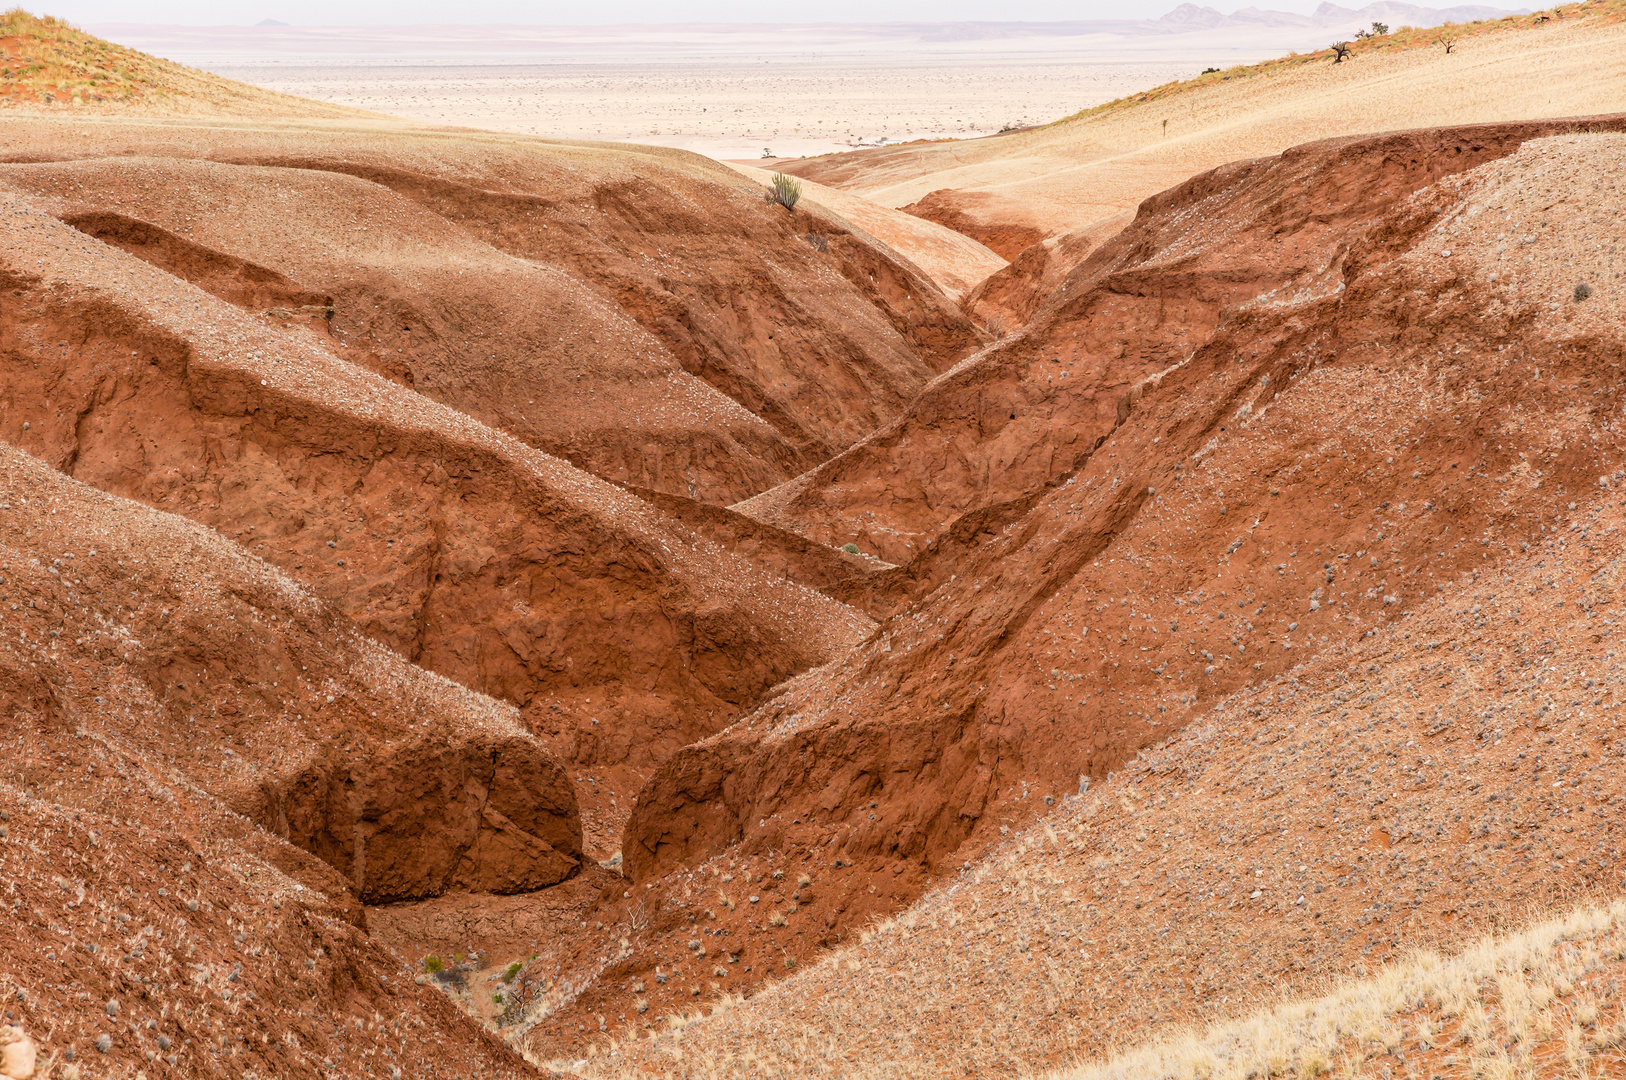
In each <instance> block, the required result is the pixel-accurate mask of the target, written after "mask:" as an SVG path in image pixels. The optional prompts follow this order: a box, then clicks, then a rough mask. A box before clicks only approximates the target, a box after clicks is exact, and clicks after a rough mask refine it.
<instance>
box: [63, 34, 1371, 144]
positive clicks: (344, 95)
mask: <svg viewBox="0 0 1626 1080" xmlns="http://www.w3.org/2000/svg"><path fill="white" fill-rule="evenodd" d="M1344 21H1346V22H1349V23H1350V25H1349V26H1348V27H1347V28H1343V27H1342V23H1339V24H1337V25H1338V29H1337V30H1336V31H1335V29H1334V28H1333V27H1331V26H1323V25H1311V26H1305V25H1287V26H1273V25H1256V26H1241V27H1224V28H1221V29H1217V30H1216V29H1211V28H1203V29H1187V30H1180V29H1173V30H1171V29H1168V28H1160V29H1157V30H1155V31H1147V30H1146V29H1145V28H1144V26H1137V27H1135V28H1133V29H1130V28H1128V27H1129V24H1124V25H1123V26H1121V27H1118V28H1112V27H1110V26H1104V25H1103V24H1093V25H1092V24H1071V25H1065V26H1048V27H1047V26H1044V25H1043V24H1039V25H1037V26H1035V25H1034V24H1028V25H1026V26H1024V25H1022V24H970V25H947V24H936V25H906V24H885V25H865V26H857V25H822V26H661V27H637V26H630V27H599V28H593V27H328V28H321V27H165V26H137V25H104V26H93V27H88V29H89V30H91V32H93V33H96V34H98V35H101V36H103V37H107V38H109V39H111V40H113V41H117V42H119V43H120V44H124V45H129V46H132V47H134V48H137V49H141V50H143V51H145V52H149V53H153V54H155V55H158V56H163V57H165V58H167V59H171V60H176V61H179V62H181V63H184V64H188V65H191V66H194V67H199V68H202V69H204V70H206V71H210V72H213V73H215V74H218V75H223V76H226V77H228V78H232V79H239V80H242V81H244V82H249V83H253V84H255V85H257V86H263V87H266V88H267V89H273V90H277V91H281V92H283V93H288V94H296V95H299V96H301V97H310V98H316V99H319V100H322V101H328V102H333V103H335V104H340V105H347V106H352V107H355V108H361V109H367V110H371V111H375V112H381V113H388V114H390V115H392V116H399V117H404V118H406V119H410V120H417V121H425V122H430V123H437V124H456V125H465V126H469V127H479V128H485V129H487V130H493V131H509V132H517V133H523V134H528V135H541V136H546V137H553V138H565V139H603V140H608V141H625V142H638V143H646V144H654V145H660V146H671V147H679V148H683V149H688V150H693V151H696V152H698V153H702V154H706V155H708V156H711V157H717V158H725V159H753V160H754V159H760V158H761V157H762V155H763V151H764V150H765V149H772V150H773V151H774V153H775V154H777V155H779V156H781V157H800V156H802V155H814V154H825V153H830V152H833V151H841V150H848V149H852V148H854V147H856V146H860V145H874V144H877V143H879V142H881V141H882V140H886V141H905V142H906V141H911V140H915V139H943V138H970V137H975V136H979V135H988V134H991V133H994V132H997V131H999V130H1000V129H1001V128H1003V127H1007V126H1013V125H1015V126H1025V125H1030V124H1039V123H1048V122H1049V121H1052V120H1056V119H1059V118H1061V117H1063V116H1066V115H1069V114H1070V113H1073V112H1076V111H1078V110H1079V109H1084V108H1088V107H1090V106H1092V105H1096V104H1100V103H1101V102H1105V101H1111V100H1113V99H1115V98H1118V97H1122V96H1124V95H1126V94H1130V93H1133V92H1135V91H1137V90H1142V89H1145V88H1146V87H1150V86H1157V85H1160V84H1162V83H1165V82H1169V81H1171V80H1174V79H1183V78H1189V77H1191V76H1193V75H1196V74H1197V73H1198V72H1200V71H1202V70H1203V68H1205V67H1229V66H1231V65H1233V64H1242V63H1252V62H1255V61H1259V60H1263V59H1266V58H1268V57H1273V56H1278V55H1281V54H1282V53H1285V52H1288V51H1290V50H1294V49H1298V50H1308V49H1314V48H1321V47H1324V46H1325V45H1326V44H1327V42H1328V41H1329V40H1331V39H1332V38H1334V37H1347V36H1349V34H1350V33H1351V32H1353V30H1354V29H1356V28H1357V27H1358V26H1360V25H1362V23H1361V22H1360V20H1359V18H1356V17H1353V15H1352V16H1351V17H1349V18H1346V19H1345V20H1344ZM1082 30H1089V32H1080V31H1082Z"/></svg>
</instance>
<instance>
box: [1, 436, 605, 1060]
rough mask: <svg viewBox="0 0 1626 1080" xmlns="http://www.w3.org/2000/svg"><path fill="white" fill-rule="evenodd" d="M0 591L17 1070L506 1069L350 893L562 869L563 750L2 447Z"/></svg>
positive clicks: (154, 519) (337, 623) (204, 535)
mask: <svg viewBox="0 0 1626 1080" xmlns="http://www.w3.org/2000/svg"><path fill="white" fill-rule="evenodd" d="M0 611H4V613H5V618H4V619H3V620H0V720H3V722H4V726H3V731H4V738H5V742H6V753H5V754H4V755H3V756H0V879H3V881H4V883H5V885H4V893H3V895H4V896H5V897H6V902H7V907H8V912H7V918H6V932H5V933H4V934H0V994H3V995H4V998H5V1002H6V1020H7V1022H8V1023H13V1022H14V1023H16V1024H19V1025H21V1026H22V1027H23V1028H24V1030H25V1031H26V1032H27V1033H28V1034H29V1035H30V1036H31V1038H32V1039H33V1040H35V1041H36V1042H37V1043H38V1046H39V1050H40V1051H41V1053H42V1060H41V1062H40V1064H41V1066H42V1070H45V1071H42V1072H41V1074H40V1075H42V1076H43V1075H47V1074H49V1075H57V1076H65V1075H72V1072H73V1070H75V1069H82V1070H84V1072H85V1073H86V1074H89V1075H135V1074H136V1072H137V1071H138V1070H143V1071H145V1072H146V1074H147V1075H149V1076H174V1077H179V1076H201V1075H215V1074H219V1073H225V1072H230V1073H231V1074H232V1075H239V1074H241V1073H243V1072H253V1071H255V1070H258V1071H260V1072H261V1073H262V1074H263V1075H279V1076H317V1075H321V1074H322V1072H323V1071H324V1070H328V1069H331V1068H351V1069H358V1068H363V1067H370V1068H373V1069H379V1070H384V1071H386V1072H387V1071H388V1070H389V1069H390V1068H391V1067H393V1068H395V1069H397V1070H404V1069H411V1070H412V1072H413V1074H414V1075H443V1076H452V1075H466V1074H467V1070H468V1069H470V1068H477V1069H480V1070H482V1071H483V1072H485V1073H486V1074H487V1075H497V1076H518V1075H535V1074H534V1072H532V1071H531V1070H529V1069H528V1068H527V1067H526V1066H525V1065H524V1063H523V1062H522V1061H521V1060H520V1059H519V1058H518V1056H517V1055H515V1054H513V1053H512V1052H511V1051H510V1050H508V1049H507V1048H506V1047H504V1046H502V1045H501V1044H500V1043H498V1042H497V1041H496V1040H494V1039H491V1038H489V1037H487V1036H485V1035H483V1034H482V1033H480V1032H478V1031H477V1030H475V1029H473V1028H471V1027H469V1026H468V1025H467V1024H466V1023H464V1022H462V1018H461V1017H460V1016H459V1015H457V1014H456V1012H455V1010H454V1008H453V1007H452V1005H451V1004H450V1003H449V1002H447V1001H446V999H445V998H444V997H443V996H442V995H440V994H439V993H437V992H436V991H434V990H433V989H432V988H425V987H420V986H418V985H416V984H415V982H414V978H413V974H412V973H411V972H410V971H406V970H403V969H402V967H401V966H400V962H399V961H398V960H396V959H395V958H394V957H392V956H390V955H389V954H388V953H386V952H385V951H384V950H383V949H381V948H380V947H379V946H378V945H376V944H375V943H373V942H372V941H370V940H369V939H368V937H367V935H366V934H365V933H364V932H363V928H364V927H365V925H366V923H365V915H364V913H363V911H362V908H361V905H360V903H358V900H360V899H370V900H378V899H384V898H390V897H399V896H415V895H416V896H422V895H433V894H435V893H439V892H441V891H444V890H446V889H449V888H452V889H462V888H471V887H472V888H478V889H491V890H496V891H504V892H511V891H517V890H526V889H536V888H539V887H542V886H545V885H548V884H551V883H552V882H554V881H558V880H560V879H563V878H565V877H567V876H569V875H572V874H575V873H576V872H577V871H578V869H579V856H580V852H581V824H580V819H579V817H578V815H577V810H576V803H575V796H574V793H573V791H572V789H571V785H570V782H569V779H568V777H566V776H565V775H564V772H563V770H562V769H561V768H560V767H559V765H558V763H557V761H555V760H553V759H552V757H551V756H550V755H549V754H548V753H547V752H546V751H545V750H544V749H543V748H542V747H541V746H540V745H539V744H538V742H537V740H536V739H535V738H534V737H532V736H531V735H530V734H529V733H527V732H525V731H524V729H523V728H522V727H521V726H520V724H519V723H518V717H517V714H516V712H515V710H514V709H513V708H511V707H505V706H503V705H500V704H499V703H497V702H494V701H491V700H490V699H487V698H482V697H480V696H479V695H476V694H472V693H470V692H469V691H467V690H464V689H463V688H461V687H458V686H455V685H453V684H450V683H448V682H446V681H445V680H443V679H439V678H437V677H435V676H433V675H430V674H428V673H426V672H424V671H422V670H420V669H418V668H415V667H413V666H412V665H410V664H408V663H406V662H405V661H403V660H402V659H400V658H399V657H397V656H394V655H392V654H390V653H389V652H387V651H385V650H384V649H382V648H380V647H379V646H378V645H377V644H375V643H373V642H370V641H367V640H366V639H365V638H363V637H362V636H361V635H360V634H358V633H356V632H355V630H354V629H353V628H350V627H348V626H347V625H345V623H344V620H343V619H342V618H341V617H340V616H339V615H338V614H337V613H336V612H335V611H334V610H333V609H332V607H331V606H330V605H327V604H325V603H323V602H322V601H321V600H319V599H318V598H317V597H315V596H313V595H312V594H311V593H310V592H308V591H307V590H305V589H303V588H301V587H300V586H299V585H298V584H297V583H296V582H295V581H294V580H292V579H290V578H288V577H286V576H284V575H282V574H279V573H277V572H276V571H275V570H273V569H272V568H270V567H269V566H267V565H265V564H264V563H262V562H260V561H259V560H258V559H255V558H253V557H252V556H250V555H248V554H247V553H246V552H244V551H242V550H241V549H240V548H239V547H238V546H237V545H235V544H233V543H232V542H231V541H229V540H226V539H224V538H222V537H219V536H216V535H214V534H213V533H211V532H209V531H207V530H205V529H202V528H199V527H198V526H196V525H194V524H192V523H191V522H188V521H185V520H183V519H179V518H176V517H173V516H171V515H167V514H160V513H157V512H155V511H152V510H150V509H148V508H146V507H142V506H139V505H137V504H134V503H130V502H127V501H125V500H122V499H116V498H112V497H110V496H107V495H104V494H102V493H100V492H97V491H94V490H92V489H90V488H88V487H86V486H85V485H83V484H79V483H77V482H75V481H72V480H70V479H68V478H66V477H64V476H62V475H61V474H60V473H58V472H57V471H55V470H53V469H51V468H49V467H47V466H46V465H45V464H44V463H43V462H40V461H38V460H35V459H33V458H31V457H29V456H28V455H26V454H23V453H21V452H19V451H17V450H15V449H11V448H9V447H0ZM313 856H315V857H313ZM319 860H324V861H319ZM46 911H49V913H50V914H49V915H47V914H46ZM70 1062H77V1063H78V1064H77V1065H70V1064H69V1063H70ZM363 1063H367V1064H366V1065H365V1066H364V1065H363ZM47 1066H48V1067H49V1068H48V1069H47V1068H46V1067H47ZM50 1070H55V1071H54V1072H50ZM92 1070H94V1072H92ZM19 1075H26V1074H19Z"/></svg>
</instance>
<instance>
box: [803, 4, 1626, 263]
mask: <svg viewBox="0 0 1626 1080" xmlns="http://www.w3.org/2000/svg"><path fill="white" fill-rule="evenodd" d="M1623 20H1626V2H1623V0H1593V2H1589V3H1576V4H1567V5H1564V6H1562V7H1559V8H1555V9H1549V10H1547V11H1544V12H1540V13H1537V14H1534V15H1520V16H1510V17H1508V18H1505V19H1499V20H1494V21H1489V22H1482V23H1474V24H1467V25H1445V26H1439V27H1433V28H1430V29H1426V30H1417V29H1412V28H1409V27H1397V28H1394V29H1393V31H1392V32H1391V33H1389V34H1387V35H1384V36H1381V37H1371V38H1365V39H1358V40H1357V39H1354V38H1353V37H1351V43H1350V44H1351V53H1350V57H1349V59H1348V60H1346V61H1345V62H1343V63H1338V64H1335V63H1333V55H1332V50H1330V49H1323V50H1320V51H1318V52H1314V53H1306V54H1303V55H1294V56H1288V57H1283V58H1280V59H1277V60H1272V61H1268V62H1266V63H1262V64H1255V65H1250V66H1245V67H1234V68H1229V69H1226V70H1224V71H1216V72H1212V73H1205V74H1203V75H1201V76H1200V77H1197V78H1193V79H1191V80H1188V81H1186V82H1179V83H1170V84H1168V85H1165V86H1159V87H1155V88H1153V89H1150V90H1147V91H1146V92H1144V93H1141V94H1135V95H1133V96H1130V97H1126V98H1122V99H1119V100H1117V101H1113V102H1110V103H1108V104H1104V105H1100V106H1097V107H1095V108H1092V109H1087V110H1085V111H1083V112H1080V113H1077V114H1075V115H1073V116H1070V117H1068V118H1066V119H1064V120H1061V121H1058V122H1056V123H1054V124H1049V125H1047V126H1045V127H1041V128H1036V129H1031V130H1026V131H1020V132H1012V133H1009V134H1006V135H1002V136H996V137H991V138H986V139H974V140H968V141H961V142H946V143H911V144H906V145H903V146H894V147H882V148H877V149H871V150H858V151H854V152H852V153H846V154H835V155H830V156H827V157H822V158H813V159H809V160H807V161H802V162H789V163H786V164H785V165H783V166H782V168H783V169H784V170H785V171H786V172H792V173H795V174H797V175H799V176H803V177H806V178H808V179H812V180H817V181H819V182H820V183H823V184H826V185H829V186H832V187H839V188H844V189H846V190H848V191H851V192H854V193H856V194H860V195H864V196H867V197H869V198H871V199H874V200H875V201H877V202H881V203H884V204H885V205H887V206H897V207H902V206H909V207H910V208H911V209H912V210H914V212H916V213H919V214H921V215H922V216H925V217H928V218H931V219H933V220H935V221H940V222H943V223H944V224H947V225H950V226H953V227H956V228H960V229H962V230H963V231H964V232H966V233H967V235H970V236H972V237H975V238H977V239H979V240H982V241H983V242H984V243H985V244H987V245H988V246H989V247H991V248H993V249H994V250H995V251H997V252H999V253H1000V254H1001V255H1003V256H1005V257H1006V258H1014V257H1015V256H1016V254H1017V252H1018V251H1020V250H1021V249H1022V248H1024V247H1026V246H1027V245H1029V244H1032V243H1035V242H1037V241H1040V240H1043V239H1045V238H1047V237H1054V236H1058V235H1060V234H1063V233H1069V232H1073V231H1075V230H1080V231H1084V232H1089V233H1092V234H1096V235H1097V237H1098V239H1099V238H1104V236H1105V235H1109V234H1110V233H1111V232H1113V231H1116V229H1117V228H1120V227H1121V226H1122V224H1123V222H1124V221H1125V220H1127V217H1126V215H1127V214H1128V213H1130V212H1131V211H1133V209H1134V207H1135V206H1136V205H1138V204H1139V203H1140V201H1141V200H1142V199H1144V198H1146V197H1147V196H1149V195H1151V194H1153V193H1155V192H1158V191H1162V190H1163V189H1165V188H1168V187H1170V186H1172V185H1174V184H1177V183H1179V182H1180V181H1181V180H1184V179H1186V178H1187V177H1189V176H1191V175H1193V174H1194V173H1197V172H1201V171H1202V170H1204V169H1209V168H1213V167H1214V166H1217V165H1221V164H1224V163H1225V162H1227V161H1236V160H1239V159H1242V158H1250V157H1258V156H1260V155H1264V154H1276V153H1280V152H1281V151H1282V150H1285V149H1287V148H1288V147H1289V146H1294V145H1297V144H1299V143H1305V142H1310V141H1312V140H1315V139H1324V138H1328V137H1330V136H1335V135H1357V134H1367V133H1373V132H1380V131H1396V130H1400V129H1404V128H1414V127H1431V126H1437V125H1446V124H1463V123H1479V122H1488V121H1502V120H1526V119H1535V118H1540V117H1557V116H1590V115H1594V114H1597V113H1606V112H1612V111H1616V110H1618V109H1620V108H1621V107H1622V105H1623V99H1622V94H1621V89H1620V68H1619V64H1618V63H1617V62H1615V61H1613V60H1611V59H1610V58H1611V57H1615V56H1619V55H1620V54H1621V53H1622V51H1623V50H1626V21H1623ZM1356 29H1357V27H1353V26H1352V27H1350V33H1351V35H1353V32H1354V31H1355V30H1356ZM1447 45H1449V46H1450V49H1449V51H1447Z"/></svg>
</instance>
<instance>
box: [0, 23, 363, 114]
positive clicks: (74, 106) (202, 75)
mask: <svg viewBox="0 0 1626 1080" xmlns="http://www.w3.org/2000/svg"><path fill="white" fill-rule="evenodd" d="M0 109H8V110H12V109H24V110H29V111H40V110H44V111H49V112H53V113H62V112H72V113H76V114H96V113H124V112H130V111H136V112H143V113H157V114H188V113H190V114H204V115H209V114H214V115H256V116H263V115H278V114H283V115H288V116H290V117H292V116H299V117H315V116H324V117H363V116H368V115H371V114H368V113H363V112H361V111H360V110H356V109H349V108H345V107H342V106H338V105H329V104H326V103H324V102H320V101H311V100H308V99H306V98H297V97H292V96H290V95H287V94H277V93H273V92H271V91H269V90H262V89H260V88H259V87H257V86H250V85H248V84H247V83H239V82H233V81H232V80H230V79H223V78H220V77H219V76H216V75H210V74H208V73H206V72H202V71H197V70H195V69H193V68H189V67H185V66H183V65H181V64H177V63H174V62H172V61H169V60H163V59H160V58H158V57H156V56H148V55H147V54H146V53H142V52H137V51H136V50H135V49H129V48H125V47H124V46H122V45H115V44H114V43H112V42H110V41H104V40H102V39H101V38H98V37H95V36H93V35H91V34H87V33H85V32H84V31H82V30H80V29H78V28H77V27H75V26H74V25H72V24H71V23H69V22H67V21H66V20H63V19H59V18H56V17H55V16H51V15H34V14H31V13H30V12H28V11H26V10H24V9H23V8H20V7H14V8H12V9H11V10H9V11H7V12H4V13H3V14H0Z"/></svg>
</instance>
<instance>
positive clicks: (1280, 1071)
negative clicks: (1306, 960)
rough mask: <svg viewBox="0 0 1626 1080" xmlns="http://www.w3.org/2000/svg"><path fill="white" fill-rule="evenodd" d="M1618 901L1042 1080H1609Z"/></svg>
mask: <svg viewBox="0 0 1626 1080" xmlns="http://www.w3.org/2000/svg"><path fill="white" fill-rule="evenodd" d="M1623 973H1626V901H1620V900H1617V901H1615V902H1613V903H1611V904H1608V905H1599V906H1589V907H1582V908H1579V909H1577V910H1574V911H1571V912H1569V913H1567V914H1563V915H1559V916H1557V917H1555V918H1551V919H1548V920H1546V921H1543V922H1539V923H1537V924H1536V925H1534V926H1532V927H1531V928H1529V929H1528V930H1526V931H1524V932H1523V933H1520V934H1515V935H1512V936H1509V937H1504V938H1501V939H1490V938H1487V939H1485V940H1483V941H1481V942H1479V943H1478V944H1476V945H1474V946H1473V947H1471V948H1469V949H1467V950H1466V951H1464V952H1462V953H1460V954H1458V955H1457V956H1454V957H1451V958H1449V959H1446V958H1442V957H1441V956H1440V955H1439V954H1437V953H1433V952H1422V953H1419V954H1417V955H1416V956H1414V957H1412V958H1411V959H1409V960H1407V961H1405V962H1404V963H1400V964H1396V965H1393V966H1390V967H1385V968H1384V969H1382V970H1381V971H1379V972H1378V973H1377V974H1376V975H1375V976H1373V977H1372V978H1370V979H1364V980H1362V981H1360V982H1356V983H1352V984H1351V985H1349V986H1347V987H1345V988H1343V989H1341V990H1337V991H1335V992H1333V993H1331V994H1328V995H1326V996H1324V997H1320V998H1316V999H1314V1000H1311V1001H1300V1002H1294V1003H1291V1004H1288V1005H1284V1006H1282V1007H1280V1008H1277V1009H1272V1010H1270V1011H1267V1012H1261V1013H1259V1014H1257V1015H1255V1016H1251V1017H1249V1018H1247V1019H1245V1020H1240V1021H1235V1022H1227V1023H1222V1024H1216V1025H1213V1026H1211V1027H1209V1028H1207V1029H1206V1030H1203V1031H1200V1032H1192V1033H1182V1034H1180V1035H1177V1036H1174V1037H1171V1038H1168V1039H1163V1040H1159V1041H1157V1042H1155V1043H1153V1044H1151V1045H1149V1046H1146V1047H1143V1048H1141V1049H1138V1050H1134V1051H1131V1052H1129V1053H1127V1054H1123V1055H1121V1056H1119V1057H1115V1058H1113V1059H1112V1060H1110V1061H1108V1062H1106V1063H1104V1064H1100V1065H1093V1066H1088V1067H1084V1068H1074V1069H1067V1070H1063V1071H1060V1072H1056V1073H1052V1074H1051V1080H1245V1078H1248V1077H1261V1076H1263V1077H1268V1076H1280V1075H1284V1074H1289V1073H1291V1074H1293V1075H1296V1076H1301V1077H1309V1076H1321V1075H1327V1076H1344V1077H1356V1076H1362V1075H1369V1074H1370V1075H1385V1074H1387V1075H1393V1074H1396V1073H1399V1074H1402V1075H1408V1076H1411V1075H1422V1076H1436V1077H1445V1076H1483V1077H1500V1076H1507V1077H1512V1076H1529V1075H1537V1074H1538V1073H1539V1074H1544V1075H1570V1076H1578V1077H1584V1076H1594V1075H1598V1076H1618V1075H1620V1074H1621V1070H1622V1069H1623V1068H1626V1053H1623V1052H1622V1044H1623V1042H1626V1015H1623V1013H1622V999H1621V995H1620V991H1619V988H1620V982H1621V976H1622V974H1623Z"/></svg>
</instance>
